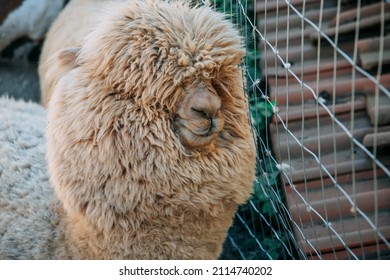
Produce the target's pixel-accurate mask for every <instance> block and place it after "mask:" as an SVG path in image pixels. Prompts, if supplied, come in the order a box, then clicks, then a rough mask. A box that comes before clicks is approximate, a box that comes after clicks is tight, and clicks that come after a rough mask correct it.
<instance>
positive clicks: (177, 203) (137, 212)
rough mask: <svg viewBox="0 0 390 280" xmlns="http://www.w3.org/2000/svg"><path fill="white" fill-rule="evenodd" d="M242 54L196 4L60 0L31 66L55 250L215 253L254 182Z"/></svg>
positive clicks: (211, 14) (111, 255) (79, 254)
mask: <svg viewBox="0 0 390 280" xmlns="http://www.w3.org/2000/svg"><path fill="white" fill-rule="evenodd" d="M242 55H243V49H242V46H241V38H240V36H239V34H238V32H237V31H236V30H235V29H234V27H233V25H232V24H231V23H229V22H228V21H227V20H225V18H224V16H223V15H222V14H220V13H217V12H215V11H212V10H211V9H210V8H208V7H204V6H196V7H191V6H190V5H189V4H187V3H185V2H182V1H170V2H169V1H158V0H144V1H142V0H129V1H97V0H96V1H92V0H73V1H71V2H70V3H69V4H68V5H67V7H66V8H65V9H64V11H63V12H62V13H61V14H60V16H59V18H58V19H57V20H56V22H55V23H54V25H53V26H52V28H51V30H50V31H49V33H48V35H47V40H46V42H45V45H44V47H43V51H42V56H41V61H40V69H39V70H40V81H41V88H42V100H43V104H44V105H45V106H47V107H48V125H47V132H46V134H47V141H48V143H47V145H48V148H47V149H48V151H47V161H48V170H49V174H50V182H51V184H52V185H53V186H54V190H55V194H56V197H57V198H58V201H59V208H58V211H57V212H58V217H59V218H58V225H57V229H56V232H57V233H56V234H57V236H58V237H57V238H58V241H57V242H58V244H57V245H56V249H55V253H54V258H72V259H215V258H218V256H219V255H220V253H221V247H222V246H221V245H222V243H223V241H224V240H225V238H226V234H227V230H228V229H229V227H230V226H231V224H232V219H233V216H234V213H235V211H236V210H237V207H238V205H240V204H243V203H245V202H246V200H247V199H248V197H249V196H250V193H251V191H252V183H253V180H254V169H255V156H256V151H255V145H254V140H253V135H252V132H251V128H250V124H249V121H248V113H247V112H248V104H247V99H246V96H245V94H244V91H243V79H242V74H241V71H242V70H241V69H240V68H239V66H238V64H239V63H240V62H241V58H242Z"/></svg>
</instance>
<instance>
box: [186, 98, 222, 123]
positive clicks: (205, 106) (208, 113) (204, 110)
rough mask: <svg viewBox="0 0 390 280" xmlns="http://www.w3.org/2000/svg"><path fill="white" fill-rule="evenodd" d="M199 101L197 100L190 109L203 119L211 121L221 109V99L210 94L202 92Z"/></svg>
mask: <svg viewBox="0 0 390 280" xmlns="http://www.w3.org/2000/svg"><path fill="white" fill-rule="evenodd" d="M200 95H201V96H202V98H201V99H199V100H197V102H196V104H193V106H192V107H191V109H192V110H194V111H195V112H197V113H198V114H200V115H201V116H202V117H204V118H205V119H209V120H211V121H212V120H213V119H214V118H216V117H218V114H219V111H220V109H221V99H220V98H219V97H218V96H217V95H214V94H212V93H209V92H202V93H200Z"/></svg>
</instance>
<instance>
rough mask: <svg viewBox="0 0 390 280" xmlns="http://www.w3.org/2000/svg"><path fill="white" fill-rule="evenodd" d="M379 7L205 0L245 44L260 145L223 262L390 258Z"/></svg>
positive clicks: (388, 41)
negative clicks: (252, 178) (246, 196)
mask: <svg viewBox="0 0 390 280" xmlns="http://www.w3.org/2000/svg"><path fill="white" fill-rule="evenodd" d="M388 2H389V1H369V0H367V1H363V0H358V1H349V0H331V1H323V0H322V1H313V0H306V1H305V0H301V1H298V0H289V1H288V0H269V1H266V0H265V1H256V0H247V1H244V0H215V1H214V2H212V4H213V5H214V7H215V8H216V9H218V10H220V11H224V12H225V13H227V14H228V17H230V19H231V20H233V21H234V22H235V23H236V24H237V25H238V26H239V28H240V29H241V31H242V34H243V37H244V40H245V42H244V43H245V45H246V49H247V53H246V57H245V59H244V63H243V71H244V74H245V76H246V80H247V82H246V85H245V86H246V89H247V93H248V98H249V102H250V108H251V110H250V111H251V112H250V115H251V119H252V123H253V129H254V134H255V136H256V141H257V149H258V157H257V159H258V160H257V178H256V182H255V184H254V192H253V196H252V199H251V200H250V201H249V203H248V204H247V205H244V206H243V207H241V208H240V209H239V211H238V213H237V215H236V219H235V223H234V226H233V227H232V229H231V230H230V232H229V236H228V239H227V241H226V244H225V246H224V253H223V256H222V258H236V259H306V258H310V259H388V258H389V256H390V241H389V240H390V171H389V166H390V153H389V151H390V149H389V146H390V126H389V125H390V113H389V112H390V93H389V88H390V74H389V73H390V67H389V66H390V33H389V31H390V4H389V3H388Z"/></svg>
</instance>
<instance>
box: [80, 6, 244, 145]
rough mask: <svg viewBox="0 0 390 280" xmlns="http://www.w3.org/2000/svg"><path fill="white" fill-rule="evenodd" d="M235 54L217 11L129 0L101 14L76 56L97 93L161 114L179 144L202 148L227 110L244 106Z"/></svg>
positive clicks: (238, 49)
mask: <svg viewBox="0 0 390 280" xmlns="http://www.w3.org/2000/svg"><path fill="white" fill-rule="evenodd" d="M156 5H157V6H158V7H155V6H156ZM139 14H142V15H143V16H142V17H140V16H139ZM242 55H243V50H242V46H241V38H240V36H239V35H238V32H237V30H235V28H234V27H233V25H232V24H231V23H230V22H228V21H227V20H225V19H224V16H223V15H222V14H220V13H217V12H214V11H212V10H211V9H210V8H207V7H197V8H191V7H189V6H187V4H183V3H181V2H172V3H164V2H159V1H146V3H145V2H142V1H139V2H138V1H136V2H134V5H129V4H128V3H127V4H123V5H118V6H117V7H116V8H113V11H111V12H110V13H108V14H107V15H106V17H105V18H104V21H102V23H101V24H100V25H99V26H98V27H97V28H96V30H95V31H94V32H92V33H91V34H90V36H89V37H88V38H86V40H85V43H84V45H83V46H82V48H81V49H80V51H79V53H78V54H77V57H78V58H77V61H78V64H79V65H81V66H82V68H83V69H84V73H87V76H88V77H87V78H86V80H87V82H86V83H87V84H89V85H94V88H98V89H99V93H98V94H99V95H104V92H107V94H110V95H112V96H115V97H116V98H118V99H122V100H127V101H128V102H129V103H132V104H134V105H135V106H138V107H139V108H140V110H141V111H142V112H143V113H145V118H149V119H150V120H153V119H155V118H156V115H159V117H161V115H165V117H166V121H167V122H169V123H170V127H171V128H172V131H173V132H174V134H175V135H176V137H177V138H178V139H179V140H180V142H181V144H182V145H183V146H184V147H185V148H187V149H190V150H210V148H211V147H213V146H214V144H215V141H216V140H217V138H218V136H219V134H220V133H221V131H222V130H223V129H224V128H227V129H229V128H232V125H233V126H234V124H237V120H234V119H233V118H232V116H233V115H237V114H236V112H234V111H235V110H238V111H240V114H242V112H244V110H245V108H244V107H245V104H243V102H242V101H244V99H245V97H244V94H243V90H242V80H241V70H240V69H239V67H238V64H239V63H240V62H241V57H242ZM95 94H96V93H90V96H92V95H95ZM92 97H93V96H92ZM93 98H94V97H93ZM160 112H162V113H161V114H160ZM227 115H230V116H227ZM227 123H230V126H229V124H228V125H226V124H227ZM225 125H226V126H225ZM236 128H237V129H238V130H240V128H239V126H236ZM237 135H240V133H235V136H237ZM225 139H226V137H225Z"/></svg>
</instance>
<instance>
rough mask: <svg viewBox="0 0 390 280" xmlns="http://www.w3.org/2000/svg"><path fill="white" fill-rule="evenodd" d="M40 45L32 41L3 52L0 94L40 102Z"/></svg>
mask: <svg viewBox="0 0 390 280" xmlns="http://www.w3.org/2000/svg"><path fill="white" fill-rule="evenodd" d="M39 49H40V46H37V45H33V44H32V43H28V44H24V45H23V46H21V47H19V48H17V49H13V50H12V53H7V52H3V53H2V54H1V57H0V96H4V95H7V96H9V97H13V98H15V99H24V100H26V101H33V102H39V101H40V89H39V78H38V71H37V67H38V59H39Z"/></svg>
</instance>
